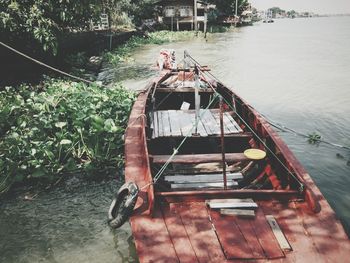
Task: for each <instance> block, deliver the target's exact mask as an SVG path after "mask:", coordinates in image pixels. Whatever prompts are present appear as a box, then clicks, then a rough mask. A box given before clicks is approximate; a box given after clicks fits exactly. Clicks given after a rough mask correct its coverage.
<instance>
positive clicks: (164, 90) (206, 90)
mask: <svg viewBox="0 0 350 263" xmlns="http://www.w3.org/2000/svg"><path fill="white" fill-rule="evenodd" d="M177 92H178V93H186V92H188V93H193V92H194V88H193V87H178V88H159V89H157V93H177ZM198 92H199V93H214V91H213V90H212V89H211V88H200V89H199V90H198Z"/></svg>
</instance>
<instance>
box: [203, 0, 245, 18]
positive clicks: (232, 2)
mask: <svg viewBox="0 0 350 263" xmlns="http://www.w3.org/2000/svg"><path fill="white" fill-rule="evenodd" d="M237 1H238V10H237V14H238V15H240V14H242V12H243V11H244V10H246V9H247V8H248V7H249V6H250V4H249V2H248V0H237ZM208 2H209V3H212V4H215V5H216V8H217V10H218V11H219V13H220V15H222V16H230V15H234V14H235V13H236V0H209V1H208Z"/></svg>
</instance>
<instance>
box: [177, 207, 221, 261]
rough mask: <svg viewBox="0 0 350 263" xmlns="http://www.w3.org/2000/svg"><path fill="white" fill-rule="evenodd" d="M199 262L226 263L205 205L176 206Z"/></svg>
mask: <svg viewBox="0 0 350 263" xmlns="http://www.w3.org/2000/svg"><path fill="white" fill-rule="evenodd" d="M176 208H177V211H179V213H180V216H181V220H182V222H183V224H184V226H185V229H186V232H187V233H188V237H189V240H190V242H191V244H192V247H193V249H194V251H195V253H196V255H197V258H198V261H199V262H203V263H207V262H226V258H225V256H224V254H223V252H222V249H221V246H220V243H219V241H218V239H217V237H216V234H215V232H214V230H213V227H212V224H211V222H210V221H209V215H208V212H207V209H206V207H205V204H204V203H186V204H185V203H183V204H176Z"/></svg>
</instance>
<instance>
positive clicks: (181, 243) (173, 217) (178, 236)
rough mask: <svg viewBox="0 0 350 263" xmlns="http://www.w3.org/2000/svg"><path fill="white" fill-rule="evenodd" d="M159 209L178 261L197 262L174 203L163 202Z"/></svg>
mask: <svg viewBox="0 0 350 263" xmlns="http://www.w3.org/2000/svg"><path fill="white" fill-rule="evenodd" d="M161 209H162V213H163V217H164V221H165V224H166V227H167V229H168V232H169V236H170V239H171V241H172V243H173V245H174V248H175V251H176V254H177V256H178V258H179V261H180V262H188V263H192V262H198V260H197V256H196V254H195V252H194V250H193V247H192V244H191V242H190V239H189V236H188V233H187V232H186V229H185V226H184V225H183V223H182V221H181V217H180V214H179V211H177V210H176V205H174V204H168V203H163V204H162V205H161Z"/></svg>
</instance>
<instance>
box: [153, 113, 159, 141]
mask: <svg viewBox="0 0 350 263" xmlns="http://www.w3.org/2000/svg"><path fill="white" fill-rule="evenodd" d="M152 114H153V126H152V128H153V138H157V137H158V136H159V125H158V114H157V112H153V113H152Z"/></svg>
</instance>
